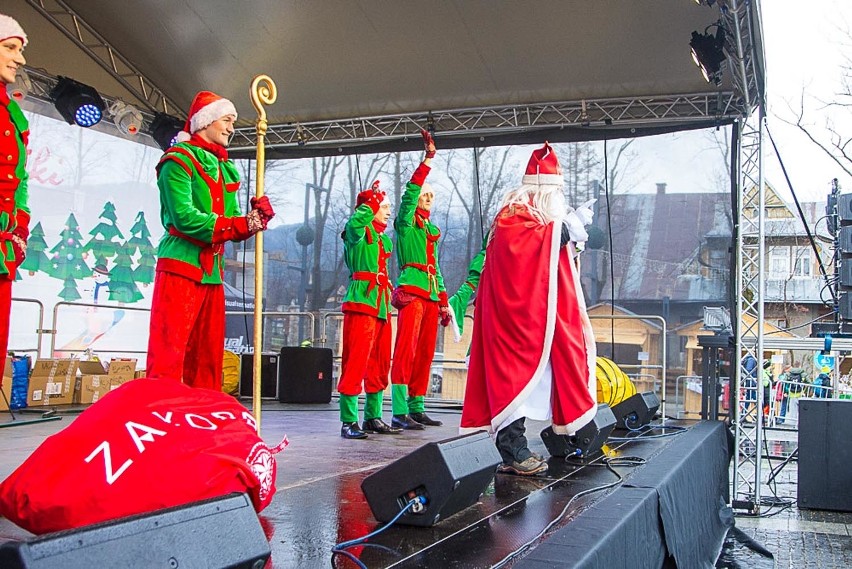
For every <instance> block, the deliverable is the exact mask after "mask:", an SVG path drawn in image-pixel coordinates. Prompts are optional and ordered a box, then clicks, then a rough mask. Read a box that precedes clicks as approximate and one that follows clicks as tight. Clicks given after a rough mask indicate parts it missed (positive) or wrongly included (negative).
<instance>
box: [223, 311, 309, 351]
mask: <svg viewBox="0 0 852 569" xmlns="http://www.w3.org/2000/svg"><path fill="white" fill-rule="evenodd" d="M225 316H254V312H249V311H240V310H234V311H226V312H225ZM261 316H262V318H263V319H264V320H262V322H264V321H265V319H266V318H268V317H269V318H272V317H276V318H284V317H287V318H289V317H296V318H298V319H299V320H300V321H301V319H303V318H307V319H308V320H309V321H310V326H311V330H314V329H315V325H316V316H315V315H314V313H313V312H285V311H266V312H261ZM300 323H301V322H300ZM269 339H270V335H268V334H264V336H263V343H264V344H266V342H267V340H269ZM264 349H265V346H261V350H260V351H261V352H262V351H264ZM270 349H271V348H270Z"/></svg>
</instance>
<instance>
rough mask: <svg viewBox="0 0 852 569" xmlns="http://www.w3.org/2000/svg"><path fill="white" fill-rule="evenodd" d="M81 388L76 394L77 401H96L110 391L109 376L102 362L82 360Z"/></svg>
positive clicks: (84, 402) (75, 399) (85, 402)
mask: <svg viewBox="0 0 852 569" xmlns="http://www.w3.org/2000/svg"><path fill="white" fill-rule="evenodd" d="M79 368H80V373H81V374H83V375H82V376H81V377H80V388H79V390H78V391H77V393H75V394H74V401H75V402H76V403H83V404H88V403H96V402H97V401H98V399H100V398H101V397H103V396H104V394H105V393H106V392H107V391H109V382H110V380H109V376H108V375H107V372H106V370H105V369H104V366H103V364H102V363H101V362H95V361H88V362H80V366H79Z"/></svg>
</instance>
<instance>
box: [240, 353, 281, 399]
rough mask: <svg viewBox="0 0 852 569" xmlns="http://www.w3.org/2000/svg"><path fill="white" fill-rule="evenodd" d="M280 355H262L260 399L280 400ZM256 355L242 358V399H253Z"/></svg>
mask: <svg viewBox="0 0 852 569" xmlns="http://www.w3.org/2000/svg"><path fill="white" fill-rule="evenodd" d="M278 360H279V357H278V354H275V353H272V354H265V353H264V354H260V398H261V399H277V398H278V364H279V361H278ZM253 376H254V354H242V355H241V356H240V397H251V396H252V394H253V393H254V389H253V385H252V379H253Z"/></svg>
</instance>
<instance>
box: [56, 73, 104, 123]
mask: <svg viewBox="0 0 852 569" xmlns="http://www.w3.org/2000/svg"><path fill="white" fill-rule="evenodd" d="M50 98H51V100H52V101H53V104H54V106H56V110H57V111H59V114H60V115H62V118H63V119H65V121H66V122H67V123H68V124H77V125H79V126H82V127H91V126H95V125H96V124H98V123H99V122H101V119H102V118H103V115H104V109H105V108H106V104H105V103H104V100H103V99H102V98H101V96H100V95H99V94H98V92H97V91H95V89H94V88H92V87H89V86H88V85H84V84H83V83H78V82H77V81H74V80H73V79H69V78H68V77H59V81H58V82H57V83H56V86H55V87H54V88H53V89H52V90H51V91H50Z"/></svg>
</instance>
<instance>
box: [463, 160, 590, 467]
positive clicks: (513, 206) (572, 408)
mask: <svg viewBox="0 0 852 569" xmlns="http://www.w3.org/2000/svg"><path fill="white" fill-rule="evenodd" d="M562 186H563V177H562V170H561V168H560V167H559V162H558V160H557V157H556V153H555V152H554V151H553V149H552V148H551V147H550V145H549V144H547V143H545V144H544V146H543V147H542V148H539V149H537V150H535V151H534V152H533V154H532V157H531V158H530V161H529V164H528V166H527V169H526V173H525V175H524V177H523V182H522V185H521V186H520V187H519V188H517V189H515V190H513V191H511V192H509V194H507V195H506V197H505V198H504V200H503V203H502V207H501V209H500V212H499V213H498V214H497V217H496V219H495V220H494V222H493V224H492V226H491V232H490V235H489V241H488V244H487V246H486V257H487V262H486V263H485V267H484V269H483V271H482V275H481V280H480V283H479V290H478V293H477V295H478V296H477V300H476V313H475V316H474V329H473V340H472V344H471V353H470V367H469V371H468V379H467V386H466V389H465V398H464V407H463V409H462V418H461V427H460V430H461V432H462V433H466V432H473V431H476V430H480V429H486V430H488V431H489V432H491V433H496V436H495V439H496V445H497V448H498V450H499V451H500V454H501V456H502V457H503V464H502V465H501V466H500V467H499V469H498V471H501V472H506V473H511V474H519V475H536V474H541V473H543V472H545V471H546V470H547V462H546V461H545V460H544V459H543V458H542V457H540V456H538V455H536V454H534V453H533V452H532V451H530V449H529V447H528V445H527V439H526V437H525V430H526V429H525V425H524V421H525V419H526V418H527V417H529V418H530V419H533V420H538V421H550V422H551V423H552V425H553V430H554V431H555V432H557V433H559V434H566V435H570V434H573V433H574V432H576V431H577V430H578V429H580V428H581V427H583V426H584V425H585V424H586V423H588V422H589V421H591V420H592V418H593V417H594V415H595V411H596V402H595V389H596V384H595V372H594V370H595V342H594V337H593V335H592V327H591V323H590V322H589V317H588V315H587V313H586V305H585V301H584V300H583V292H582V290H581V287H580V275H579V271H578V269H577V266H576V264H575V263H576V261H575V258H576V256H577V255H578V254H579V252H580V250H581V249H582V247H583V243H584V242H585V241H586V239H587V238H588V236H587V234H586V232H585V230H584V225H586V224H588V223H590V222H591V211H590V210H589V209H588V205H590V204H586V205H584V206H583V207H581V208H579V209H578V210H576V211H574V210H572V209H570V208H566V206H565V197H564V195H563V192H562ZM519 268H523V270H518V269H519Z"/></svg>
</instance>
